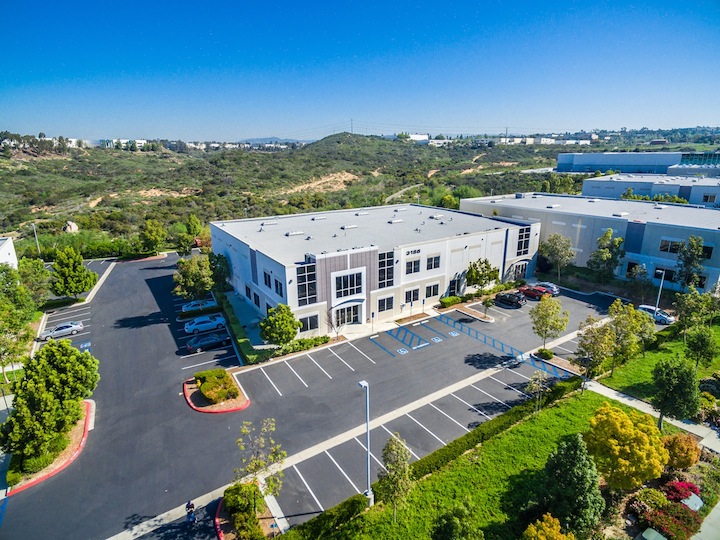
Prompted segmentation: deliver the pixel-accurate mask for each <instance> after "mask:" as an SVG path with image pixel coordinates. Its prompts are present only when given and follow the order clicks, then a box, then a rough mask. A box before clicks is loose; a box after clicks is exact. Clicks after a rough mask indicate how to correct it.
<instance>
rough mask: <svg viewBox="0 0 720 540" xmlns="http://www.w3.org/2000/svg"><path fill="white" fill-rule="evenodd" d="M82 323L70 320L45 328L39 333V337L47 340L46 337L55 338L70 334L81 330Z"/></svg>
mask: <svg viewBox="0 0 720 540" xmlns="http://www.w3.org/2000/svg"><path fill="white" fill-rule="evenodd" d="M82 329H83V323H82V322H80V321H70V322H64V323H61V324H58V325H57V326H55V327H53V328H50V329H49V330H45V331H44V332H43V333H41V334H40V339H43V340H45V341H47V340H48V339H56V338H60V337H63V336H72V335H75V334H77V333H78V332H80V331H82Z"/></svg>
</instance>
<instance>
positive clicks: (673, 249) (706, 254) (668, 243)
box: [660, 239, 713, 259]
mask: <svg viewBox="0 0 720 540" xmlns="http://www.w3.org/2000/svg"><path fill="white" fill-rule="evenodd" d="M682 244H683V242H682V241H680V240H664V239H663V240H660V251H662V252H664V253H677V252H678V251H680V246H681V245H682ZM702 250H703V258H705V259H711V258H712V254H713V247H712V246H703V248H702Z"/></svg>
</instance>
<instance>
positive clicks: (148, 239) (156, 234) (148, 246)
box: [140, 219, 167, 253]
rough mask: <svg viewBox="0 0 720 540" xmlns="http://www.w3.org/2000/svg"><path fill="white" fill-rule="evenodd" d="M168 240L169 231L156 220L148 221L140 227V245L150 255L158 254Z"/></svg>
mask: <svg viewBox="0 0 720 540" xmlns="http://www.w3.org/2000/svg"><path fill="white" fill-rule="evenodd" d="M165 240H167V231H166V230H165V227H163V225H162V223H160V222H159V221H158V220H156V219H146V220H145V223H143V225H142V226H141V227H140V243H141V244H142V246H143V249H144V250H145V251H146V252H148V253H157V252H158V251H159V250H160V248H161V247H162V246H163V244H164V243H165Z"/></svg>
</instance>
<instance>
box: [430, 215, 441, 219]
mask: <svg viewBox="0 0 720 540" xmlns="http://www.w3.org/2000/svg"><path fill="white" fill-rule="evenodd" d="M442 218H443V215H442V214H433V215H432V216H430V219H442Z"/></svg>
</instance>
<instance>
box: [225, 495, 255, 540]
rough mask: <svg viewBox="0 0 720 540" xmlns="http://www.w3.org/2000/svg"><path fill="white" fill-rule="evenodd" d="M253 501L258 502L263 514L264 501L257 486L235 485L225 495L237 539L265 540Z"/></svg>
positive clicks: (226, 505)
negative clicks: (254, 510)
mask: <svg viewBox="0 0 720 540" xmlns="http://www.w3.org/2000/svg"><path fill="white" fill-rule="evenodd" d="M253 501H257V502H258V511H260V512H263V511H264V499H263V497H262V495H261V494H260V490H259V489H258V487H257V485H255V484H233V485H232V486H230V487H229V488H227V489H226V490H225V493H224V494H223V504H224V505H225V509H226V510H227V512H228V513H229V514H230V519H231V520H232V523H233V527H234V528H235V532H236V533H237V537H238V538H239V539H242V540H265V535H264V534H263V532H262V528H261V527H260V520H258V518H257V514H255V512H253ZM261 505H263V506H261Z"/></svg>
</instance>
